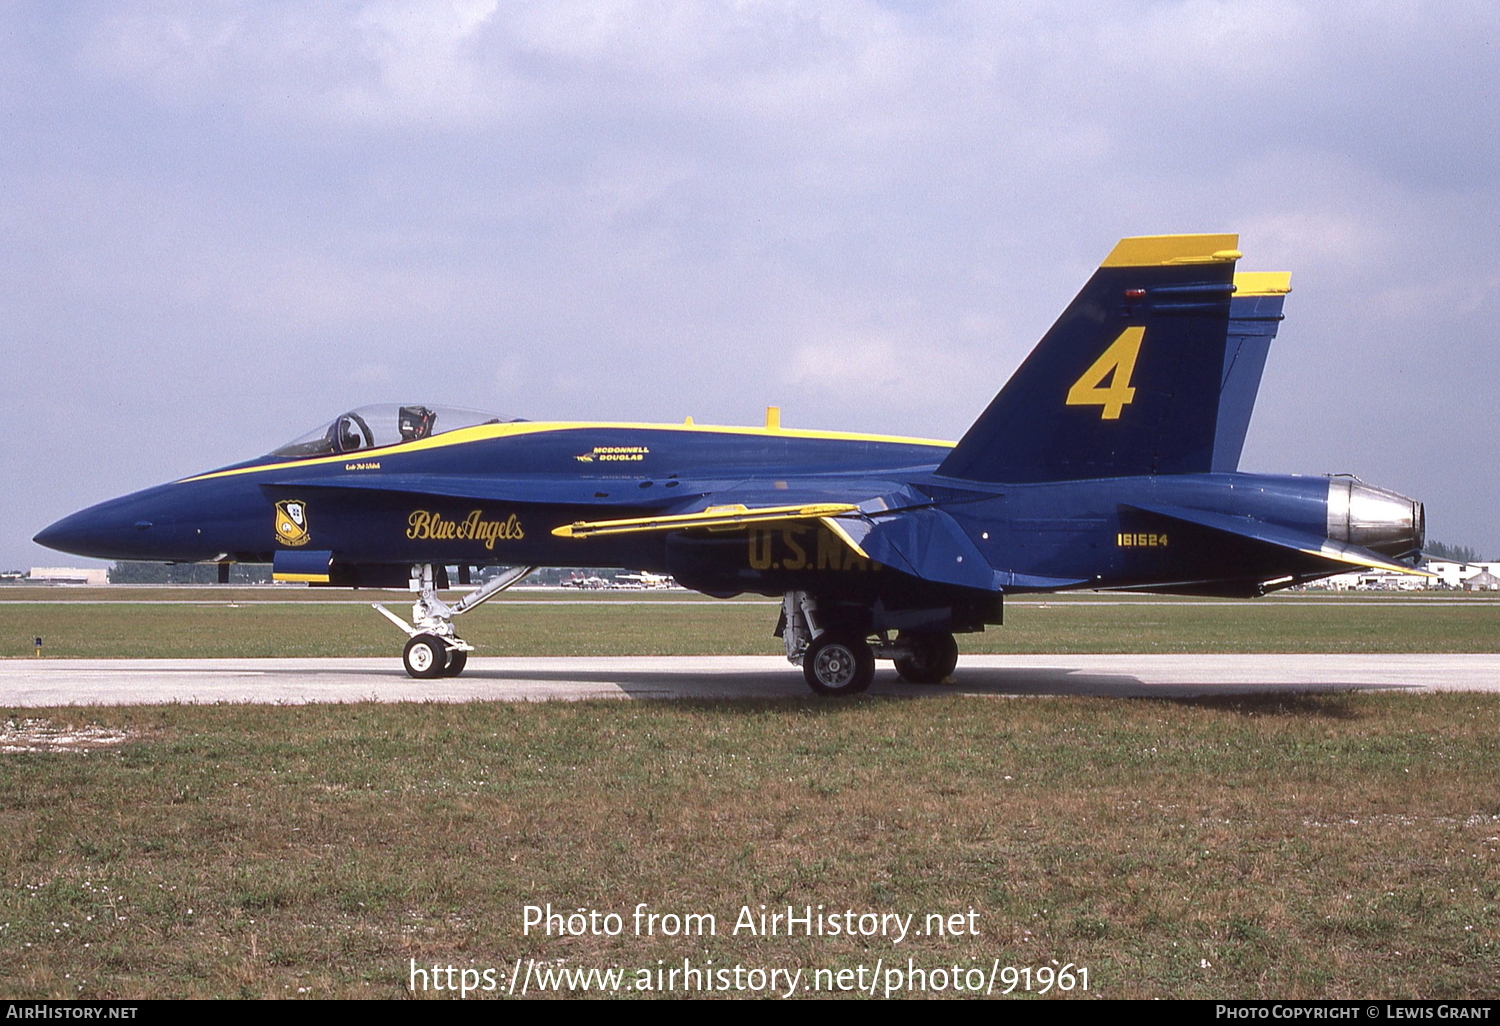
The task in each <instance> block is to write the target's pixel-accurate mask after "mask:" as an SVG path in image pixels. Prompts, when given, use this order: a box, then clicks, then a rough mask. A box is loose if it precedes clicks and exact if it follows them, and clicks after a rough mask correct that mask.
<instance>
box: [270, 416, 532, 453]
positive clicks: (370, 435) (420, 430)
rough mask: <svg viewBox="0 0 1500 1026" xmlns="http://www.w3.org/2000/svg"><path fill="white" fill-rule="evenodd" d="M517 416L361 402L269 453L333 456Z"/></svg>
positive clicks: (500, 421) (411, 440)
mask: <svg viewBox="0 0 1500 1026" xmlns="http://www.w3.org/2000/svg"><path fill="white" fill-rule="evenodd" d="M516 419H517V418H514V417H497V416H495V415H494V414H493V413H485V412H483V411H482V410H465V409H461V408H459V407H455V406H421V405H416V404H413V405H411V406H402V405H399V404H396V403H383V404H380V405H376V406H361V407H360V408H359V409H357V410H350V411H349V412H348V413H344V414H341V415H339V416H338V417H335V418H334V420H333V423H331V424H328V425H325V426H324V427H320V428H318V429H317V430H316V431H309V432H308V433H307V434H305V435H303V436H302V437H301V438H297V439H295V440H293V441H291V442H288V443H287V444H286V445H283V446H282V447H281V448H280V449H277V450H276V451H275V452H273V453H271V455H272V456H284V457H293V458H296V457H302V456H335V455H338V454H339V453H346V452H362V451H364V450H366V449H379V448H381V447H383V446H387V445H398V444H400V443H401V442H415V441H418V440H419V439H423V438H431V437H432V436H433V435H440V434H442V433H444V432H445V431H454V430H457V429H458V428H466V427H475V426H477V425H480V424H509V423H513V422H514V421H515V420H516Z"/></svg>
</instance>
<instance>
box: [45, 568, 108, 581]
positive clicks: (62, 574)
mask: <svg viewBox="0 0 1500 1026" xmlns="http://www.w3.org/2000/svg"><path fill="white" fill-rule="evenodd" d="M26 579H27V580H28V581H32V582H34V583H36V584H88V585H103V584H108V583H109V570H108V569H106V568H105V567H102V566H101V567H97V568H93V569H84V568H82V567H76V566H34V567H32V568H31V573H30V574H29V575H28V576H27V578H26Z"/></svg>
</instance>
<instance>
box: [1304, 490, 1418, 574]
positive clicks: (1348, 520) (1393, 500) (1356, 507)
mask: <svg viewBox="0 0 1500 1026" xmlns="http://www.w3.org/2000/svg"><path fill="white" fill-rule="evenodd" d="M1328 537H1329V538H1331V539H1332V540H1334V541H1341V542H1348V543H1349V544H1350V545H1359V546H1361V547H1363V548H1366V549H1371V550H1372V551H1375V552H1378V553H1380V554H1381V555H1383V556H1390V557H1391V558H1393V559H1401V558H1403V557H1407V556H1415V555H1417V554H1419V553H1421V551H1422V544H1423V542H1425V541H1426V540H1427V524H1426V518H1425V514H1424V513H1423V510H1422V504H1421V503H1420V502H1418V501H1417V500H1416V499H1410V498H1407V497H1406V496H1405V495H1401V494H1398V493H1396V492H1392V491H1387V490H1386V489H1384V488H1374V487H1371V486H1370V485H1367V484H1363V483H1362V482H1360V481H1358V480H1356V479H1355V478H1350V477H1331V478H1329V479H1328Z"/></svg>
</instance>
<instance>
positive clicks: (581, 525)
mask: <svg viewBox="0 0 1500 1026" xmlns="http://www.w3.org/2000/svg"><path fill="white" fill-rule="evenodd" d="M858 512H859V507H858V506H855V505H851V504H850V503H847V502H822V503H815V504H813V505H808V506H763V507H761V508H759V509H747V508H746V507H744V506H739V505H735V506H710V507H709V508H708V509H706V510H703V511H702V512H701V513H677V514H672V515H669V516H660V517H631V518H628V519H625V520H594V521H583V520H580V521H577V522H576V523H572V524H566V525H564V526H562V527H557V528H554V529H553V531H552V533H553V534H554V535H556V536H557V537H559V538H594V537H599V536H602V535H614V534H641V533H645V532H651V531H686V530H689V529H694V528H707V529H710V530H713V529H718V530H732V529H734V528H737V527H744V526H747V525H750V524H773V523H781V522H784V521H792V520H823V519H825V518H831V517H836V516H840V515H843V514H848V513H858ZM836 533H838V534H840V535H841V536H842V537H844V539H845V540H846V541H848V542H849V544H850V545H851V547H853V548H854V549H855V550H856V551H858V546H857V545H854V543H853V541H852V540H850V539H849V537H848V535H847V534H845V532H843V531H842V530H837V531H836Z"/></svg>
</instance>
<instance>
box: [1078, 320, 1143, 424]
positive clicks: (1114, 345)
mask: <svg viewBox="0 0 1500 1026" xmlns="http://www.w3.org/2000/svg"><path fill="white" fill-rule="evenodd" d="M1145 333H1146V329H1145V328H1143V327H1142V328H1126V329H1125V330H1124V331H1122V332H1120V337H1119V338H1117V339H1115V340H1114V341H1113V342H1111V343H1110V346H1109V348H1108V349H1106V350H1105V351H1104V353H1103V354H1102V355H1101V356H1100V357H1099V359H1097V360H1095V361H1094V363H1093V365H1092V366H1091V367H1089V369H1088V370H1086V371H1084V372H1083V376H1082V377H1080V378H1079V379H1078V380H1077V381H1075V382H1073V387H1072V388H1070V389H1068V405H1069V406H1102V407H1104V409H1103V411H1101V412H1100V414H1099V418H1100V419H1101V420H1119V419H1120V411H1121V410H1123V409H1124V408H1125V407H1126V406H1128V405H1129V404H1130V403H1132V402H1133V401H1134V400H1135V389H1133V388H1131V387H1130V375H1132V374H1134V373H1135V358H1136V357H1137V356H1139V355H1140V352H1141V336H1142V335H1144V334H1145ZM1105 378H1109V384H1108V385H1105V384H1104V379H1105Z"/></svg>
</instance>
